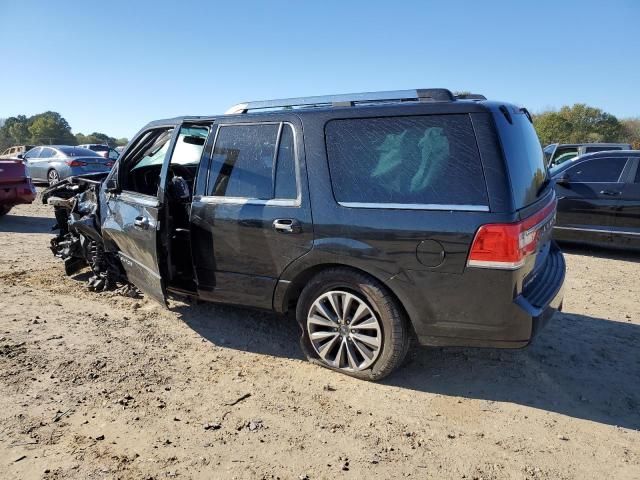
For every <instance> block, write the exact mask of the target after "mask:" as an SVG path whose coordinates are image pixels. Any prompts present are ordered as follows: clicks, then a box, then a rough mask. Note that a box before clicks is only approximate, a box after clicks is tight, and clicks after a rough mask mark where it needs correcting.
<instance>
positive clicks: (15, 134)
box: [2, 115, 31, 144]
mask: <svg viewBox="0 0 640 480" xmlns="http://www.w3.org/2000/svg"><path fill="white" fill-rule="evenodd" d="M2 130H3V131H4V133H5V135H6V137H7V139H8V140H9V141H10V142H11V143H15V144H22V143H28V141H29V138H30V136H31V135H30V133H29V119H28V118H27V117H26V116H24V115H18V116H17V117H9V118H7V119H6V120H5V122H4V125H3V126H2Z"/></svg>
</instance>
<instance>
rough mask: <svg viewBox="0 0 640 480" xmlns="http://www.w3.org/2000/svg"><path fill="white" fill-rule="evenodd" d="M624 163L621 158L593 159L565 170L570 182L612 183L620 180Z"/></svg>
mask: <svg viewBox="0 0 640 480" xmlns="http://www.w3.org/2000/svg"><path fill="white" fill-rule="evenodd" d="M626 163H627V159H626V158H621V157H617V158H594V159H592V160H586V161H584V162H580V163H578V164H577V165H574V166H573V167H571V168H569V169H568V170H567V174H568V175H569V181H571V182H578V183H585V182H595V183H598V182H600V183H606V182H611V183H614V182H617V181H618V180H619V179H620V175H621V174H622V170H623V169H624V166H625V164H626Z"/></svg>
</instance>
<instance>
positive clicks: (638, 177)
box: [635, 164, 640, 183]
mask: <svg viewBox="0 0 640 480" xmlns="http://www.w3.org/2000/svg"><path fill="white" fill-rule="evenodd" d="M635 182H636V183H640V164H639V165H638V169H637V170H636V180H635Z"/></svg>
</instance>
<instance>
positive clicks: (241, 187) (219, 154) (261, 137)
mask: <svg viewBox="0 0 640 480" xmlns="http://www.w3.org/2000/svg"><path fill="white" fill-rule="evenodd" d="M278 128H279V125H278V124H263V125H222V126H220V127H219V130H218V138H217V140H216V144H215V146H214V149H213V155H212V158H211V172H210V174H209V186H208V194H209V195H212V196H227V197H242V198H255V199H263V200H268V199H271V198H273V160H274V158H275V152H276V141H277V137H278Z"/></svg>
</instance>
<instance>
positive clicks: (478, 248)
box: [467, 198, 557, 270]
mask: <svg viewBox="0 0 640 480" xmlns="http://www.w3.org/2000/svg"><path fill="white" fill-rule="evenodd" d="M556 204H557V201H556V199H555V198H554V199H553V201H552V202H550V203H549V204H548V205H547V206H545V207H544V208H543V209H542V210H540V211H538V212H536V213H534V214H533V215H531V216H530V217H527V218H525V219H524V220H522V221H520V222H517V223H490V224H487V225H482V226H481V227H480V228H479V229H478V232H477V233H476V236H475V238H474V239H473V244H472V245H471V252H470V253H469V260H468V262H467V266H469V267H482V268H500V269H507V270H515V269H517V268H520V267H521V266H523V265H524V262H525V259H526V257H527V256H529V255H531V254H532V253H534V252H535V251H536V250H537V249H538V243H539V242H540V238H541V236H542V233H543V232H544V231H545V230H546V229H547V228H549V226H551V225H552V222H553V220H554V219H555V214H556Z"/></svg>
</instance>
